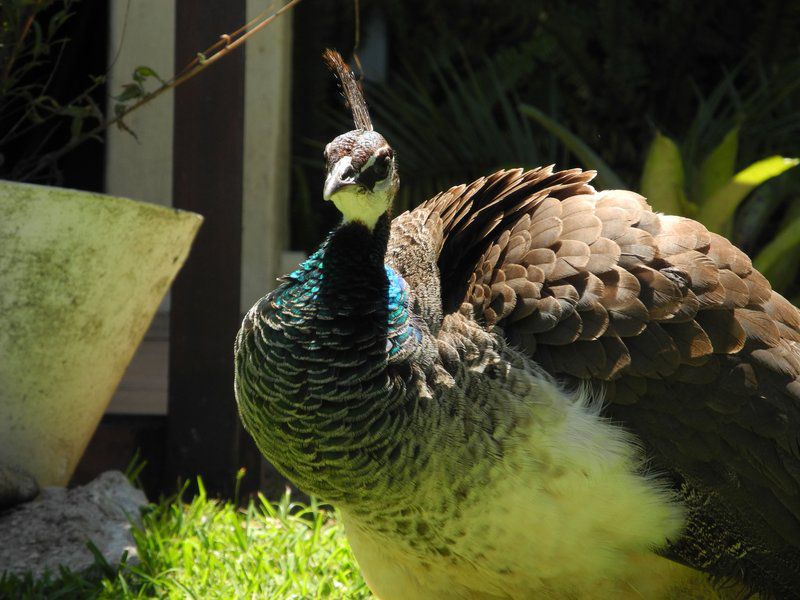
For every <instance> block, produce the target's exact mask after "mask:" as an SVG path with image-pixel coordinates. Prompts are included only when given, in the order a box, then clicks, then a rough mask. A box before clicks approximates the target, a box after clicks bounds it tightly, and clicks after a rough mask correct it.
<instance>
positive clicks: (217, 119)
mask: <svg viewBox="0 0 800 600" xmlns="http://www.w3.org/2000/svg"><path fill="white" fill-rule="evenodd" d="M245 4H246V2H245V0H230V1H229V2H210V3H208V2H196V1H195V0H178V1H177V3H176V11H177V12H176V38H175V64H176V69H178V68H181V67H182V66H183V65H185V64H186V63H187V62H189V60H191V58H192V57H193V56H194V55H195V53H196V52H197V51H199V50H202V49H203V48H206V47H208V46H210V45H211V44H212V43H213V42H214V41H215V40H216V39H217V38H218V37H219V35H220V34H222V33H225V32H229V31H233V30H235V29H237V28H238V27H239V26H240V25H241V24H242V23H244V22H245V20H246V19H245V16H246V12H245ZM174 127H175V130H174V134H175V135H174V144H173V147H174V159H173V160H174V164H173V193H174V203H175V206H176V207H178V208H184V209H188V210H193V211H196V212H198V213H200V214H202V215H203V216H204V217H205V223H204V224H203V227H202V228H201V229H200V233H199V234H198V236H197V240H196V241H195V244H194V247H193V249H192V253H191V255H190V256H189V260H188V261H187V263H186V265H185V266H184V268H183V270H182V271H181V273H180V275H179V276H178V278H177V280H176V282H175V285H174V286H173V288H172V305H171V318H170V353H169V358H170V367H169V406H168V417H167V456H166V470H165V486H164V487H165V489H170V487H172V488H174V486H175V484H176V482H177V481H178V480H181V479H183V480H185V479H193V478H194V477H195V476H196V475H200V476H202V477H203V480H204V483H205V485H206V487H207V488H208V489H209V491H210V492H211V493H214V494H220V495H223V496H228V497H230V496H231V495H232V493H233V489H234V475H235V473H236V471H237V469H238V468H239V467H240V466H248V467H250V471H251V477H252V478H253V479H255V478H257V471H258V468H257V467H258V462H257V461H258V459H257V454H255V453H254V447H253V445H252V443H251V442H250V441H249V438H247V437H246V435H245V434H244V433H243V430H242V428H241V425H240V423H239V419H238V415H237V413H236V405H235V402H234V398H233V350H232V348H233V338H234V335H235V333H236V331H237V330H238V328H239V324H240V322H241V315H240V307H239V302H240V273H241V268H240V262H241V247H242V239H241V229H242V223H241V221H242V172H243V156H242V153H243V139H244V130H243V127H244V52H243V51H242V50H239V51H236V52H233V53H231V54H230V55H228V56H226V57H225V58H223V59H222V60H221V61H219V62H218V63H217V64H215V65H214V66H213V67H211V68H209V69H208V70H206V71H205V72H203V73H202V74H200V75H199V76H197V77H195V78H194V79H192V80H190V81H188V82H187V83H186V84H184V85H182V86H181V87H179V88H178V89H177V90H176V91H175V125H174ZM253 485H254V483H250V485H249V486H248V487H252V486H253Z"/></svg>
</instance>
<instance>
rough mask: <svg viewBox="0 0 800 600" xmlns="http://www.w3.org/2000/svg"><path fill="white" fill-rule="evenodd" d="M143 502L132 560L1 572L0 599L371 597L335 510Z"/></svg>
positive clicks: (286, 501)
mask: <svg viewBox="0 0 800 600" xmlns="http://www.w3.org/2000/svg"><path fill="white" fill-rule="evenodd" d="M198 488H199V492H198V493H197V494H196V495H195V497H194V498H193V499H192V500H189V501H184V500H182V499H181V497H180V496H177V497H173V498H169V499H167V500H164V501H162V502H160V503H158V504H151V505H150V506H149V507H148V509H147V510H146V511H145V512H144V514H143V517H142V523H141V527H138V528H136V529H135V530H134V538H135V540H136V546H137V548H138V555H139V559H138V562H137V561H135V560H130V561H127V563H126V564H123V566H122V568H120V569H116V568H111V567H110V566H109V565H107V564H104V563H103V561H102V559H101V558H100V559H98V560H96V564H95V566H94V567H93V568H92V570H91V571H90V572H86V573H82V574H75V573H69V572H61V573H58V574H55V575H51V576H49V577H46V578H44V579H41V580H39V581H33V579H32V578H31V577H30V576H28V577H24V578H17V577H7V576H0V598H15V599H16V598H20V599H22V598H30V599H33V598H47V599H48V600H51V599H55V598H81V599H83V598H109V599H110V598H113V599H115V600H116V599H118V598H123V599H124V598H152V597H155V598H197V599H206V598H230V599H234V598H258V599H261V598H275V599H281V600H283V599H290V598H347V599H348V600H349V599H351V598H352V599H358V598H371V597H372V596H371V595H370V593H369V590H368V588H367V586H366V584H365V583H364V581H363V579H362V578H361V574H360V573H359V570H358V566H357V565H356V563H355V561H354V559H353V555H352V553H351V552H350V547H349V546H348V544H347V540H346V539H345V536H344V532H343V529H342V527H341V526H340V525H339V524H338V523H337V522H336V519H335V514H334V513H330V512H327V511H325V510H323V509H321V508H320V507H319V506H317V505H316V504H313V503H312V505H311V506H308V507H305V506H300V505H298V504H294V503H292V502H291V501H290V498H289V496H288V495H287V496H285V497H284V498H283V499H282V500H281V501H280V502H278V503H277V504H276V503H271V502H269V501H267V500H266V499H265V498H264V497H263V496H259V498H258V499H256V500H253V501H251V502H250V503H249V504H248V505H247V507H246V508H237V506H236V505H235V504H233V503H229V502H219V501H217V500H213V499H210V498H208V496H207V495H206V492H205V489H204V488H203V485H202V482H198Z"/></svg>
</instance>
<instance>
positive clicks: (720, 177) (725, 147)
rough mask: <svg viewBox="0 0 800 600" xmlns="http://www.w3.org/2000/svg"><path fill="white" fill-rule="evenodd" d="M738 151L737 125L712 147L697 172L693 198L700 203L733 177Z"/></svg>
mask: <svg viewBox="0 0 800 600" xmlns="http://www.w3.org/2000/svg"><path fill="white" fill-rule="evenodd" d="M738 151H739V127H738V126H737V127H734V128H733V129H731V130H730V131H729V132H728V133H727V134H726V135H725V137H724V138H723V139H722V141H721V142H720V143H719V145H718V146H717V147H716V148H714V149H713V150H712V151H711V152H710V153H709V155H708V156H707V157H706V159H705V160H704V161H703V164H702V165H700V172H699V173H698V174H697V180H696V182H695V187H694V189H695V190H696V194H695V195H694V198H695V199H696V200H697V202H699V203H700V204H702V203H703V201H705V200H706V199H708V198H709V197H711V195H712V194H713V193H714V192H716V191H717V190H719V189H720V188H721V187H722V186H723V185H725V184H726V183H727V182H728V181H729V180H730V178H731V177H733V173H734V169H735V168H736V155H737V153H738Z"/></svg>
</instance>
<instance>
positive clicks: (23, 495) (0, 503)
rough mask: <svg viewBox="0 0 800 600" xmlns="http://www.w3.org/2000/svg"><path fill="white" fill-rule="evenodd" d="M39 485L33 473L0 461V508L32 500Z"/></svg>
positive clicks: (37, 491)
mask: <svg viewBox="0 0 800 600" xmlns="http://www.w3.org/2000/svg"><path fill="white" fill-rule="evenodd" d="M38 493H39V485H38V484H37V483H36V479H34V477H33V475H31V474H30V473H28V472H27V471H25V470H23V469H20V468H18V467H13V466H11V465H8V464H4V463H0V510H3V509H6V508H11V507H12V506H15V505H17V504H20V503H22V502H27V501H28V500H33V499H34V498H35V497H36V495H37V494H38Z"/></svg>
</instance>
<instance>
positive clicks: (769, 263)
mask: <svg viewBox="0 0 800 600" xmlns="http://www.w3.org/2000/svg"><path fill="white" fill-rule="evenodd" d="M798 245H800V217H797V218H796V219H794V221H792V222H791V223H789V224H788V225H787V226H786V227H784V228H783V229H781V231H780V232H779V233H778V235H776V236H775V238H774V239H773V240H772V241H771V242H770V243H769V244H767V245H766V247H765V248H764V249H763V250H762V251H761V252H759V253H758V256H757V257H756V259H755V260H754V261H753V265H754V266H755V267H756V269H758V270H759V271H761V272H762V273H764V274H765V275H766V274H767V273H769V272H770V271H771V270H772V269H773V268H774V267H775V266H776V265H777V264H778V263H779V262H780V261H781V259H782V258H786V257H790V258H793V257H791V256H790V254H792V253H794V252H796V248H797V246H798Z"/></svg>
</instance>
